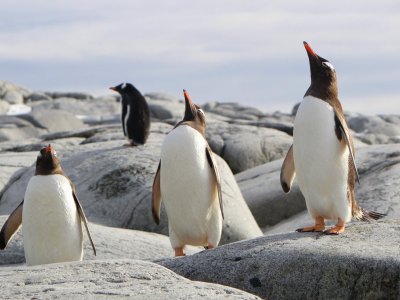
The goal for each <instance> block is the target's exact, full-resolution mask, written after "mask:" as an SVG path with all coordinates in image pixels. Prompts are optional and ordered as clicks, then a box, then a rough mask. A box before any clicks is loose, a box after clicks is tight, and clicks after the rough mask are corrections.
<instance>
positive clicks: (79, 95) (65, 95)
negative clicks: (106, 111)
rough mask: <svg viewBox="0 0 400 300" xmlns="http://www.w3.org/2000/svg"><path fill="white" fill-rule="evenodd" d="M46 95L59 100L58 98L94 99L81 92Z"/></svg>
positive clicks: (48, 93) (47, 93) (49, 93)
mask: <svg viewBox="0 0 400 300" xmlns="http://www.w3.org/2000/svg"><path fill="white" fill-rule="evenodd" d="M45 94H46V95H47V96H49V97H50V98H53V99H58V98H73V99H78V100H88V99H93V96H92V95H90V94H87V93H80V92H45Z"/></svg>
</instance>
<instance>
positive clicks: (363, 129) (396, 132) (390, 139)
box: [348, 114, 400, 144]
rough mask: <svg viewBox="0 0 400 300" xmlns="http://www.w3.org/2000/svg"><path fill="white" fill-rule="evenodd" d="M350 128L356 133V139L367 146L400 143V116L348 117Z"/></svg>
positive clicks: (353, 115) (354, 115)
mask: <svg viewBox="0 0 400 300" xmlns="http://www.w3.org/2000/svg"><path fill="white" fill-rule="evenodd" d="M348 123H349V127H350V128H351V129H352V130H354V131H355V132H356V135H355V136H356V137H357V138H358V139H360V140H361V141H363V142H365V143H367V144H389V143H399V142H400V116H398V115H387V116H384V115H378V116H365V115H362V114H351V115H349V116H348Z"/></svg>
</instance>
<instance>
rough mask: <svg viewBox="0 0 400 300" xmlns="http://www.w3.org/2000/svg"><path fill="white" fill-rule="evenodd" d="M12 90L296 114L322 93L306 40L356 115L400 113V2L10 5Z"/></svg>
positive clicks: (6, 67)
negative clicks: (117, 88)
mask: <svg viewBox="0 0 400 300" xmlns="http://www.w3.org/2000/svg"><path fill="white" fill-rule="evenodd" d="M1 11H2V14H1V15H2V16H1V22H0V40H1V42H0V79H3V80H9V81H12V82H15V83H18V84H21V85H23V86H26V87H28V88H30V89H33V90H46V91H48V90H50V91H51V90H52V91H86V92H92V93H95V94H97V95H98V94H107V93H109V90H108V87H109V86H113V85H116V84H119V83H121V82H131V83H133V84H134V85H135V86H136V87H137V88H138V89H139V90H140V91H141V92H142V93H147V92H165V93H168V94H171V95H173V96H177V97H182V89H183V88H185V89H187V90H188V91H189V93H190V94H191V96H192V98H193V100H194V101H195V102H197V103H200V104H201V103H204V102H207V101H221V102H232V101H233V102H240V103H242V104H245V105H251V106H255V107H258V108H260V109H261V110H263V111H265V112H273V111H275V110H280V111H284V112H288V111H290V110H291V108H292V106H293V105H294V104H295V103H296V102H299V101H300V100H301V99H302V97H303V95H304V93H305V91H306V90H307V88H308V86H309V83H310V75H309V66H308V58H307V55H306V52H305V50H304V48H303V44H302V42H303V40H305V41H307V42H309V43H310V44H311V46H312V47H313V48H314V50H315V51H316V52H317V53H318V54H319V55H321V56H322V57H324V58H326V59H328V60H330V61H331V63H332V64H333V65H334V66H335V69H336V71H337V74H338V79H339V92H340V99H341V101H342V104H343V107H344V108H345V110H348V111H353V112H362V113H367V114H375V113H397V114H399V113H400V2H399V1H385V0H383V1H382V0H380V1H372V0H356V1H345V0H340V1H329V2H328V1H311V0H310V1H302V0H296V1H282V0H280V1H244V0H243V1H235V0H222V1H217V0H213V1H211V0H203V1H184V0H175V1H168V0H146V1H129V0H126V1H122V0H114V1H105V0H89V1H87V0H82V1H75V0H68V1H57V0H35V1H31V0H21V1H20V0H3V1H2V3H1Z"/></svg>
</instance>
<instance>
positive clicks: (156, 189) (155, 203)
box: [151, 160, 161, 225]
mask: <svg viewBox="0 0 400 300" xmlns="http://www.w3.org/2000/svg"><path fill="white" fill-rule="evenodd" d="M160 169H161V160H160V162H159V163H158V167H157V172H156V176H155V177H154V181H153V191H152V193H151V212H152V214H153V220H154V222H155V223H156V224H157V225H158V224H160V208H161V186H160Z"/></svg>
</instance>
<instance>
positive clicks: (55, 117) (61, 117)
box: [32, 109, 85, 132]
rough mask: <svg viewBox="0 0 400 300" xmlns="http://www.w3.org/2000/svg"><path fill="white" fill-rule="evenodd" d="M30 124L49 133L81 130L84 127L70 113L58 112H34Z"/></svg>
mask: <svg viewBox="0 0 400 300" xmlns="http://www.w3.org/2000/svg"><path fill="white" fill-rule="evenodd" d="M32 122H33V123H34V124H38V126H40V127H42V128H45V129H47V130H48V131H49V132H55V131H71V130H74V129H81V128H83V127H84V126H85V125H84V124H83V122H82V121H81V120H79V119H78V118H77V117H75V116H74V115H73V114H72V113H70V112H67V111H60V110H54V109H52V110H46V111H34V112H33V113H32Z"/></svg>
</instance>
